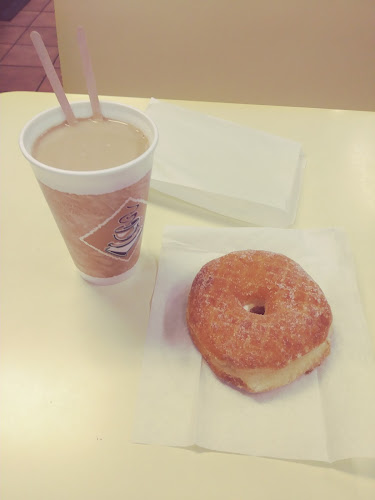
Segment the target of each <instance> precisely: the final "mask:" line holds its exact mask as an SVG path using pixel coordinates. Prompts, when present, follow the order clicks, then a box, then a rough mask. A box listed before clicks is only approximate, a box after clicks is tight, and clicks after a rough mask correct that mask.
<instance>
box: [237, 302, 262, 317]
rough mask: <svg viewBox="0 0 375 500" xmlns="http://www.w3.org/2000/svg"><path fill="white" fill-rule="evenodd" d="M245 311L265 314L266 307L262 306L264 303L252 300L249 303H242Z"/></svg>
mask: <svg viewBox="0 0 375 500" xmlns="http://www.w3.org/2000/svg"><path fill="white" fill-rule="evenodd" d="M242 307H243V308H244V309H245V311H248V312H250V313H253V314H261V315H263V314H265V312H266V308H265V307H264V304H259V303H258V304H255V303H254V302H252V303H250V304H244V305H243V306H242Z"/></svg>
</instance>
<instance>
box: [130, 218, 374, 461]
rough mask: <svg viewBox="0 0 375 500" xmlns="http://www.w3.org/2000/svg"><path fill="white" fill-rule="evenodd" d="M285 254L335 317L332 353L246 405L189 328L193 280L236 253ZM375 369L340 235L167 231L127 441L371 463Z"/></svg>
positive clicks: (249, 398)
mask: <svg viewBox="0 0 375 500" xmlns="http://www.w3.org/2000/svg"><path fill="white" fill-rule="evenodd" d="M247 248H253V249H266V250H270V251H275V252H280V253H284V254H285V255H288V256H289V257H291V258H293V259H294V260H296V261H297V262H298V263H300V264H301V265H302V266H303V267H304V269H305V270H306V271H307V272H308V273H309V274H310V275H311V276H312V277H313V278H314V279H315V280H316V281H317V282H318V283H319V285H320V286H321V288H322V289H323V291H324V293H325V294H326V297H327V299H328V301H329V303H330V305H331V307H332V312H333V318H334V319H333V335H332V350H331V354H330V355H329V357H328V358H327V359H326V360H325V361H324V363H323V364H322V366H321V367H319V368H318V369H316V370H314V371H313V372H312V373H310V374H309V375H304V376H302V377H301V378H299V379H298V380H297V381H295V382H293V383H292V384H290V385H288V386H285V387H283V388H280V389H277V390H274V391H270V392H268V393H263V394H258V395H246V394H243V393H241V392H239V391H237V390H234V389H232V388H231V387H229V386H227V385H225V384H223V383H222V382H220V381H219V380H218V379H217V378H216V377H215V376H214V375H213V373H212V372H211V370H210V369H209V368H208V367H207V365H206V364H205V362H202V358H201V356H200V354H199V353H198V351H197V350H196V348H195V347H194V345H193V344H192V342H191V340H190V336H189V333H188V330H187V326H186V321H185V310H186V302H187V295H188V292H189V289H190V286H191V283H192V280H193V278H194V276H195V274H196V273H197V272H198V270H199V269H200V267H201V266H202V265H203V264H204V263H206V262H208V261H209V260H211V259H213V258H215V257H218V256H220V255H223V254H225V253H227V252H230V251H233V250H239V249H247ZM374 394H375V364H374V355H373V351H372V345H371V341H370V336H369V333H368V330H367V327H366V322H365V319H364V315H363V312H362V306H361V301H360V297H359V293H358V289H357V284H356V276H355V272H354V268H353V264H352V259H351V256H350V252H349V250H348V245H347V241H346V237H345V235H344V233H343V232H342V231H340V230H336V229H325V230H292V229H290V230H285V229H270V228H227V229H223V228H212V229H211V228H194V227H168V228H166V230H165V233H164V240H163V250H162V253H161V258H160V266H159V272H158V277H157V282H156V287H155V291H154V296H153V301H152V307H151V314H150V322H149V328H148V333H147V340H146V346H145V354H144V362H143V369H142V375H141V380H140V389H139V397H138V403H137V408H136V414H135V426H134V433H133V440H134V441H135V442H138V443H149V444H162V445H170V446H190V445H193V444H197V445H199V446H202V447H205V448H209V449H212V450H219V451H227V452H236V453H243V454H249V455H258V456H268V457H278V458H287V459H300V460H320V461H334V460H339V459H344V458H351V457H375V433H374V422H375V398H374Z"/></svg>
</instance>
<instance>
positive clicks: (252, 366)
mask: <svg viewBox="0 0 375 500" xmlns="http://www.w3.org/2000/svg"><path fill="white" fill-rule="evenodd" d="M331 323H332V313H331V308H330V306H329V304H328V302H327V300H326V298H325V296H324V294H323V292H322V290H321V289H320V287H319V286H318V285H317V283H316V282H315V281H314V280H313V279H312V278H311V277H310V276H309V275H308V274H307V273H306V272H305V271H304V270H303V269H302V267H301V266H300V265H298V264H297V263H296V262H294V261H293V260H291V259H290V258H288V257H286V256H284V255H281V254H277V253H272V252H266V251H252V250H247V251H239V252H232V253H229V254H227V255H224V256H223V257H220V258H218V259H214V260H212V261H210V262H208V263H207V264H206V265H204V266H203V267H202V269H201V270H200V271H199V272H198V274H197V275H196V277H195V279H194V281H193V284H192V286H191V290H190V293H189V298H188V305H187V325H188V328H189V331H190V335H191V337H192V340H193V342H194V344H195V345H196V347H197V348H198V350H199V351H200V352H201V354H202V356H203V358H204V359H205V360H206V362H207V363H208V365H209V366H210V368H211V369H212V371H213V372H214V373H215V374H216V375H217V376H218V377H219V378H220V379H221V380H222V381H224V382H227V383H229V384H230V385H232V386H234V387H237V388H239V389H242V390H245V391H247V392H252V393H256V392H263V391H269V390H271V389H275V388H277V387H281V386H283V385H286V384H289V383H290V382H292V381H294V380H295V379H296V378H298V377H299V376H301V375H302V374H304V373H308V372H310V371H311V370H313V369H314V368H315V367H317V366H319V365H320V364H321V363H322V361H323V360H324V358H325V357H326V356H328V354H329V352H330V343H329V339H328V333H329V329H330V326H331Z"/></svg>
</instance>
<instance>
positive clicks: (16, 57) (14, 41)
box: [0, 0, 61, 92]
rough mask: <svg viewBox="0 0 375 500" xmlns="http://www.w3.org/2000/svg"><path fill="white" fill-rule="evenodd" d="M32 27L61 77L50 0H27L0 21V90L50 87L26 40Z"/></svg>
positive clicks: (32, 89) (39, 89)
mask: <svg viewBox="0 0 375 500" xmlns="http://www.w3.org/2000/svg"><path fill="white" fill-rule="evenodd" d="M34 30H35V31H38V32H39V33H40V35H41V36H42V38H43V41H44V44H45V45H46V47H47V50H48V52H49V54H50V57H51V60H52V61H53V63H54V66H55V68H56V71H57V74H58V75H59V77H60V78H61V74H60V62H59V53H58V48H57V35H56V23H55V12H54V5H53V0H30V2H29V3H28V4H27V5H26V6H25V7H24V8H23V9H22V10H21V11H20V12H19V13H18V14H17V15H16V16H15V17H14V18H13V19H12V20H11V21H0V92H8V91H11V90H29V91H41V92H51V91H52V89H51V86H50V84H49V81H48V80H47V78H46V76H45V72H44V69H43V68H42V65H41V63H40V61H39V58H38V56H37V55H36V52H35V49H34V46H33V45H32V42H31V40H30V33H31V32H32V31H34Z"/></svg>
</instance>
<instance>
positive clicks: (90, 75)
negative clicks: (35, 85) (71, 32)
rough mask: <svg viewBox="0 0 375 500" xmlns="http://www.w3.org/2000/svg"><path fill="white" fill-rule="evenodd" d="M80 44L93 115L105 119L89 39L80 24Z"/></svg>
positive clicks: (78, 33) (78, 35) (78, 34)
mask: <svg viewBox="0 0 375 500" xmlns="http://www.w3.org/2000/svg"><path fill="white" fill-rule="evenodd" d="M77 38H78V46H79V50H80V53H81V59H82V64H83V72H84V75H85V79H86V86H87V90H88V93H89V97H90V102H91V108H92V115H93V118H96V119H101V120H102V119H103V115H102V112H101V109H100V104H99V98H98V92H97V89H96V82H95V76H94V71H93V69H92V64H91V58H90V53H89V49H88V46H87V40H86V35H85V31H84V29H83V27H82V26H78V29H77Z"/></svg>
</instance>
